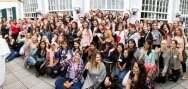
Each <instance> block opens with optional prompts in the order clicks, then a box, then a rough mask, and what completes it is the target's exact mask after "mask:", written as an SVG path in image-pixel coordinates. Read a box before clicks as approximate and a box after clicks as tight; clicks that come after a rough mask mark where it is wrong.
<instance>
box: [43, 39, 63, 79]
mask: <svg viewBox="0 0 188 89" xmlns="http://www.w3.org/2000/svg"><path fill="white" fill-rule="evenodd" d="M59 60H60V54H59V49H58V45H57V43H55V42H52V43H51V47H50V49H49V60H46V65H47V67H46V73H47V75H50V76H51V77H53V76H52V74H53V72H54V67H55V66H56V65H57V63H58V62H59Z"/></svg>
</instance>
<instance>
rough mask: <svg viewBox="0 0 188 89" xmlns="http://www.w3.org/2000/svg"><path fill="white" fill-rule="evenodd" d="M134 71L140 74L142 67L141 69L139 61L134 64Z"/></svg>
mask: <svg viewBox="0 0 188 89" xmlns="http://www.w3.org/2000/svg"><path fill="white" fill-rule="evenodd" d="M133 73H134V74H139V73H140V69H139V67H138V63H137V62H135V63H134V66H133Z"/></svg>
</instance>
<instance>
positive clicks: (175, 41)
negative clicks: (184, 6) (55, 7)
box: [1, 10, 188, 89]
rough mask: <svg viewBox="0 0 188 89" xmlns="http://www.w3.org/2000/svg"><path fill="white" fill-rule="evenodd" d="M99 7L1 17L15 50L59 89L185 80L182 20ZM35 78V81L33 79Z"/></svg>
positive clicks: (144, 87)
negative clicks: (78, 12) (75, 13)
mask: <svg viewBox="0 0 188 89" xmlns="http://www.w3.org/2000/svg"><path fill="white" fill-rule="evenodd" d="M130 19H131V14H130V13H129V12H126V13H125V14H124V15H123V16H121V14H120V13H118V12H116V13H114V14H112V13H110V12H107V13H104V12H102V11H100V10H97V11H90V12H88V13H85V15H84V16H83V17H81V16H80V17H79V19H74V18H71V17H70V16H68V15H66V14H64V15H63V16H58V15H57V14H54V13H49V14H45V15H43V16H42V18H41V19H34V20H31V19H19V20H17V21H15V20H10V21H6V19H4V18H3V19H2V21H1V33H2V36H3V38H5V39H6V41H7V43H8V45H9V48H10V50H11V53H10V54H9V56H8V57H6V59H5V61H6V62H9V61H11V60H13V59H15V58H16V57H18V56H22V57H23V60H24V64H25V67H26V68H30V67H35V69H36V77H39V76H42V75H45V76H50V77H52V78H55V77H57V76H61V78H60V79H58V80H56V82H55V86H56V89H108V88H109V89H118V88H119V89H122V88H125V89H154V82H157V83H165V82H166V80H169V81H174V82H176V81H177V80H178V79H179V78H180V77H181V74H182V77H181V79H186V63H185V62H186V59H187V54H186V52H185V50H186V48H187V47H188V45H187V38H186V36H185V33H184V28H183V26H182V24H183V22H182V21H174V22H173V23H166V22H163V21H160V22H158V21H153V22H152V23H151V22H147V20H145V21H141V22H140V21H135V23H129V22H130V21H129V20H130ZM31 81H32V80H31Z"/></svg>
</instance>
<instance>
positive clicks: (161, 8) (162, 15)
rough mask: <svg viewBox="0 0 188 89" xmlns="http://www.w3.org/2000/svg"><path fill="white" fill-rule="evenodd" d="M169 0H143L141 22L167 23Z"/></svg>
mask: <svg viewBox="0 0 188 89" xmlns="http://www.w3.org/2000/svg"><path fill="white" fill-rule="evenodd" d="M168 2H169V0H143V1H142V11H141V20H143V19H145V18H147V19H148V20H164V21H167V12H168Z"/></svg>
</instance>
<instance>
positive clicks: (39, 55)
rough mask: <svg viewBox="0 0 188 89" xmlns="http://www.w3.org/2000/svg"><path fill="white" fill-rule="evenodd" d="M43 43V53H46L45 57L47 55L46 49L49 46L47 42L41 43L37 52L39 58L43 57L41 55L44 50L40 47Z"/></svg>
mask: <svg viewBox="0 0 188 89" xmlns="http://www.w3.org/2000/svg"><path fill="white" fill-rule="evenodd" d="M42 43H43V44H45V47H44V52H43V53H45V55H46V47H47V44H46V42H45V41H41V42H40V43H39V45H38V50H37V56H38V57H39V58H40V57H42V54H41V51H42V48H41V47H40V45H41V44H42Z"/></svg>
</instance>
